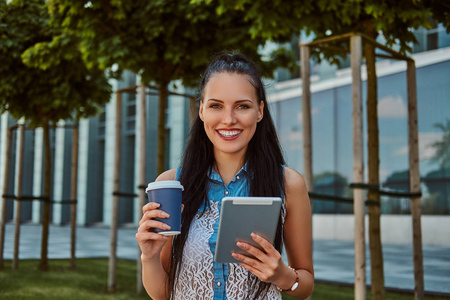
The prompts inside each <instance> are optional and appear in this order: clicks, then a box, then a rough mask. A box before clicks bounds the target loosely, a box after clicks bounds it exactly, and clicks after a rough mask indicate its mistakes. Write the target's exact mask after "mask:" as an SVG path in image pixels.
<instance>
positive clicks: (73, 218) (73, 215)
mask: <svg viewBox="0 0 450 300" xmlns="http://www.w3.org/2000/svg"><path fill="white" fill-rule="evenodd" d="M78 133H79V131H78V124H76V125H74V127H73V132H72V176H71V184H70V187H71V191H70V199H71V200H72V201H78V196H77V189H78V145H79V142H78V136H79V134H78ZM70 229H71V230H70V268H71V269H72V270H74V269H75V268H76V258H75V248H76V236H77V233H76V230H77V202H73V203H72V204H71V205H70Z"/></svg>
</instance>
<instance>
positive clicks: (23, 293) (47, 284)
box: [0, 258, 449, 300]
mask: <svg viewBox="0 0 450 300" xmlns="http://www.w3.org/2000/svg"><path fill="white" fill-rule="evenodd" d="M38 264H39V261H37V260H22V261H20V264H19V270H16V271H13V270H11V261H6V262H5V266H4V269H3V270H2V271H0V298H1V299H2V300H19V299H20V300H36V299H46V300H47V299H48V300H61V299H64V300H106V299H108V300H134V299H136V300H137V299H147V300H148V299H150V298H149V297H148V296H146V295H143V296H139V295H137V294H136V263H135V262H134V261H127V260H118V262H117V273H116V275H117V280H116V282H117V289H116V292H115V293H109V292H108V290H107V285H108V284H107V282H108V279H107V278H108V260H107V259H99V258H96V259H78V260H77V268H76V270H70V268H69V261H68V260H50V261H49V266H50V270H49V271H48V272H41V271H38V270H37V267H38ZM367 298H368V299H370V292H368V293H367ZM427 298H428V297H427ZM283 299H286V300H287V299H294V298H292V297H289V296H287V295H284V296H283ZM313 299H314V300H321V299H323V300H340V299H353V288H352V287H345V286H337V285H329V284H320V283H317V284H316V285H315V289H314V294H313ZM386 299H388V300H389V299H392V300H394V299H395V300H409V299H411V300H412V299H414V297H413V296H412V295H404V294H398V293H387V294H386ZM432 299H449V298H437V297H433V298H432Z"/></svg>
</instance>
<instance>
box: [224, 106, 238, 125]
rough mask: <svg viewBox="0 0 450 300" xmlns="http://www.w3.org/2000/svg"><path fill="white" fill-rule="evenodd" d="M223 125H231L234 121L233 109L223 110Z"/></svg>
mask: <svg viewBox="0 0 450 300" xmlns="http://www.w3.org/2000/svg"><path fill="white" fill-rule="evenodd" d="M222 122H223V123H224V124H225V125H231V124H235V123H236V116H235V112H234V110H233V109H226V110H224V115H223V121H222Z"/></svg>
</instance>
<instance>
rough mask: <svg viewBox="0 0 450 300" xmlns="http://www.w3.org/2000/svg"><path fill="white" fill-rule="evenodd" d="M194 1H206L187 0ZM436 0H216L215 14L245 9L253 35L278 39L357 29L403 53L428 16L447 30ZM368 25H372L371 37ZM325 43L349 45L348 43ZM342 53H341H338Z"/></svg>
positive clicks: (448, 9) (199, 0)
mask: <svg viewBox="0 0 450 300" xmlns="http://www.w3.org/2000/svg"><path fill="white" fill-rule="evenodd" d="M192 2H193V3H196V4H204V3H211V1H209V0H192ZM447 2H448V1H441V0H428V1H418V0H405V1H397V0H385V1H378V0H364V1H363V0H305V1H280V0H277V1H272V0H259V1H254V0H220V1H219V3H220V6H219V7H218V8H217V9H216V10H217V11H218V12H220V16H223V15H226V14H227V13H232V12H234V11H236V10H238V11H243V12H245V20H246V21H249V22H251V23H252V26H251V27H250V32H251V34H252V36H253V37H256V36H262V37H264V38H267V39H271V40H274V41H283V40H284V39H286V38H287V37H289V34H295V33H298V32H299V31H300V30H302V31H304V32H305V33H306V34H307V35H310V34H314V36H315V39H317V40H318V39H322V38H325V37H326V36H327V35H329V33H330V32H331V34H332V35H339V34H343V33H348V32H362V33H366V34H370V35H371V36H372V37H374V38H375V37H376V35H377V34H381V35H382V36H383V37H384V39H385V43H386V45H388V46H393V45H397V46H398V47H399V51H400V52H401V53H403V54H406V53H407V52H411V51H412V48H411V44H412V43H415V42H417V40H416V38H415V36H414V34H413V32H412V31H411V30H412V29H417V28H419V27H421V26H422V27H425V28H431V27H432V25H433V23H432V21H431V18H433V19H435V20H436V21H437V22H442V23H443V24H444V26H445V27H447V31H448V32H449V30H450V4H448V3H447ZM370 28H374V29H375V36H373V32H368V30H369V31H370ZM330 46H334V47H344V48H346V49H348V48H349V45H348V42H347V43H343V42H340V43H334V44H332V45H330ZM311 55H312V56H313V57H314V58H316V59H317V60H319V61H320V60H321V59H327V60H329V61H330V62H331V63H337V64H338V63H339V56H342V54H339V52H336V51H332V50H325V49H321V50H320V51H319V50H315V51H313V52H312V53H311ZM342 57H343V56H342Z"/></svg>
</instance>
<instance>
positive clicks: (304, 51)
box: [300, 45, 313, 192]
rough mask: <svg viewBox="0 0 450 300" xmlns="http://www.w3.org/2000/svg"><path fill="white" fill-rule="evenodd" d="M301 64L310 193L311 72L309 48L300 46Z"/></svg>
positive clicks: (305, 162)
mask: <svg viewBox="0 0 450 300" xmlns="http://www.w3.org/2000/svg"><path fill="white" fill-rule="evenodd" d="M300 62H301V67H302V69H301V73H302V74H301V75H302V112H303V120H302V121H303V124H302V126H303V176H305V181H306V185H307V187H308V191H309V192H312V191H313V172H312V141H311V139H312V135H311V90H310V79H309V76H310V70H309V47H308V46H305V45H300Z"/></svg>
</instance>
